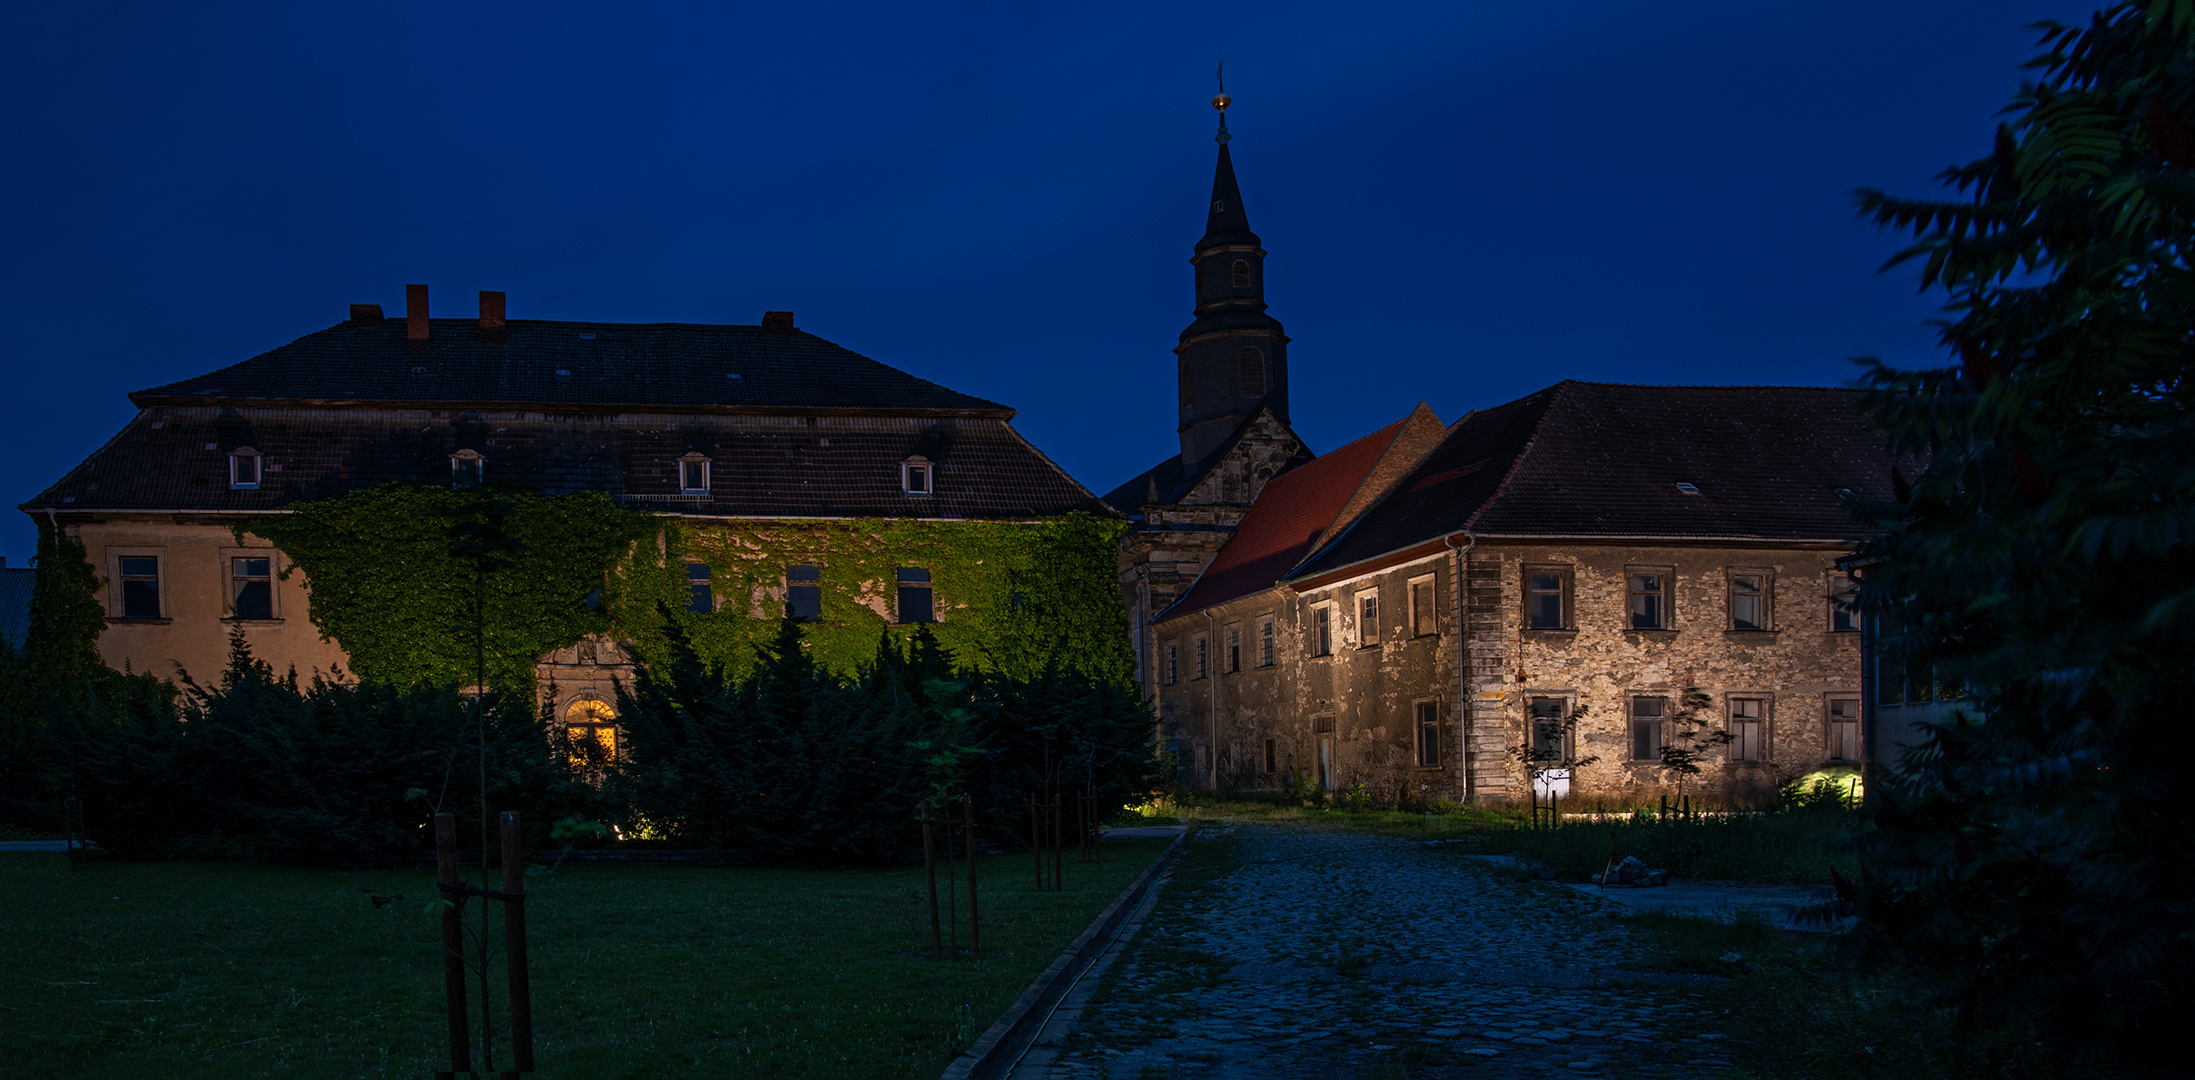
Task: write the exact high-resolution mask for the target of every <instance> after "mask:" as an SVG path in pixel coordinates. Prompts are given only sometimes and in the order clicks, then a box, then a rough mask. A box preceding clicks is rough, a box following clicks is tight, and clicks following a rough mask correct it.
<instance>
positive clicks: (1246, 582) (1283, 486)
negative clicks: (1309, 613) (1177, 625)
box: [1159, 417, 1409, 618]
mask: <svg viewBox="0 0 2195 1080" xmlns="http://www.w3.org/2000/svg"><path fill="white" fill-rule="evenodd" d="M1407 423H1409V419H1408V418H1407V417H1406V418H1404V419H1401V420H1397V421H1395V422H1394V423H1392V424H1389V425H1387V426H1386V427H1383V428H1381V429H1379V430H1378V431H1375V432H1373V433H1371V434H1370V435H1366V436H1365V437H1363V438H1361V439H1358V440H1357V441H1355V442H1353V443H1350V444H1349V445H1347V446H1344V447H1341V448H1340V449H1337V450H1335V451H1333V452H1332V453H1329V454H1326V455H1324V456H1322V457H1319V458H1318V459H1316V460H1314V461H1312V462H1310V463H1309V464H1306V465H1299V466H1297V467H1295V468H1293V469H1290V470H1289V471H1287V472H1284V473H1282V474H1280V475H1279V476H1276V477H1274V478H1273V479H1272V480H1270V481H1268V482H1267V483H1266V485H1265V488H1264V490H1262V491H1260V492H1258V497H1257V501H1256V502H1255V503H1253V504H1251V506H1250V511H1249V513H1246V514H1244V515H1243V516H1242V521H1241V523H1240V524H1238V525H1236V526H1235V535H1234V536H1233V537H1232V538H1230V539H1229V540H1228V541H1227V546H1226V547H1223V548H1221V549H1220V551H1219V554H1218V555H1217V556H1215V557H1214V558H1213V559H1212V562H1211V565H1209V566H1206V567H1205V568H1204V573H1203V574H1202V575H1200V576H1199V577H1198V578H1197V580H1196V583H1195V584H1193V585H1191V586H1190V587H1189V591H1188V592H1187V593H1185V594H1183V596H1182V598H1181V599H1179V600H1177V601H1175V602H1174V604H1173V606H1172V607H1169V608H1167V609H1166V611H1165V613H1164V614H1163V615H1161V616H1159V617H1160V618H1171V617H1173V616H1176V615H1184V614H1187V613H1189V612H1192V611H1201V610H1203V609H1205V608H1208V607H1211V606H1213V605H1215V604H1224V603H1226V602H1227V601H1229V600H1233V599H1236V598H1238V597H1243V596H1248V595H1250V594H1251V593H1254V592H1258V591H1260V590H1263V589H1269V588H1272V587H1273V585H1274V583H1276V582H1278V581H1279V580H1280V578H1281V575H1283V574H1286V573H1287V572H1288V571H1289V570H1290V569H1292V568H1294V567H1295V565H1296V564H1297V563H1299V562H1301V561H1303V557H1304V556H1306V555H1308V554H1310V553H1311V545H1312V544H1313V543H1314V542H1316V541H1317V540H1318V538H1319V536H1320V534H1322V533H1324V532H1325V531H1326V528H1327V526H1329V525H1332V524H1333V523H1334V516H1335V515H1336V514H1339V513H1341V511H1342V508H1343V507H1344V506H1346V505H1347V504H1348V502H1349V497H1350V496H1351V495H1354V494H1356V491H1357V488H1358V487H1360V486H1361V485H1362V484H1363V483H1364V478H1365V476H1366V475H1367V474H1369V473H1370V472H1371V471H1372V468H1373V467H1374V466H1376V465H1378V464H1379V462H1380V459H1381V458H1382V457H1383V456H1385V454H1386V453H1387V448H1388V446H1389V445H1391V444H1392V443H1393V442H1394V441H1395V436H1396V435H1398V434H1400V433H1401V431H1402V429H1403V425H1405V424H1407Z"/></svg>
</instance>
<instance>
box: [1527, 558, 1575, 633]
mask: <svg viewBox="0 0 2195 1080" xmlns="http://www.w3.org/2000/svg"><path fill="white" fill-rule="evenodd" d="M1524 628H1525V629H1527V630H1567V629H1569V628H1570V569H1569V568H1568V567H1554V566H1550V567H1526V568H1525V571H1524Z"/></svg>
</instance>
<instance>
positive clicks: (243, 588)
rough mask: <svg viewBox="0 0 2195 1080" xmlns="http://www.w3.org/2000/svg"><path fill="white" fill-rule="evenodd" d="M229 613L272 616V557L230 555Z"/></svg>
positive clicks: (261, 616)
mask: <svg viewBox="0 0 2195 1080" xmlns="http://www.w3.org/2000/svg"><path fill="white" fill-rule="evenodd" d="M229 617H230V618H233V619H272V618H274V559H273V558H272V557H271V556H267V555H238V556H232V557H230V559H229Z"/></svg>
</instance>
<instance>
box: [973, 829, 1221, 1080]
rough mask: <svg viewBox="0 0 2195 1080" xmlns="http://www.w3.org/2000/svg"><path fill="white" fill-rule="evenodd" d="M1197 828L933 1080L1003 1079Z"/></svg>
mask: <svg viewBox="0 0 2195 1080" xmlns="http://www.w3.org/2000/svg"><path fill="white" fill-rule="evenodd" d="M1198 824H1200V823H1199V822H1196V821H1191V822H1190V823H1189V827H1188V828H1186V829H1184V830H1183V831H1182V834H1181V835H1180V836H1178V837H1175V838H1174V842H1173V843H1171V844H1168V845H1166V850H1165V851H1162V852H1159V856H1158V858H1156V859H1153V860H1151V865H1149V866H1146V867H1144V868H1143V873H1141V874H1138V875H1136V879H1135V880H1134V881H1131V882H1129V883H1128V887H1127V888H1126V889H1123V890H1121V893H1120V895H1119V896H1117V897H1115V898H1113V902H1112V904H1111V905H1109V906H1107V907H1106V909H1105V910H1104V911H1102V912H1099V913H1098V917H1097V918H1096V919H1095V920H1093V921H1092V922H1091V923H1090V925H1089V927H1088V928H1087V929H1085V930H1083V932H1082V936H1081V937H1078V938H1076V939H1075V941H1074V944H1072V945H1069V946H1067V948H1066V950H1065V951H1064V952H1061V953H1060V954H1059V958H1058V959H1056V960H1054V961H1052V966H1051V967H1048V968H1045V969H1044V973H1043V974H1042V975H1039V976H1037V977H1036V979H1035V980H1033V981H1031V982H1030V983H1029V987H1028V989H1026V990H1023V991H1022V992H1021V996H1020V997H1018V998H1015V999H1014V1003H1013V1005H1011V1006H1009V1007H1008V1008H1007V1010H1006V1013H1005V1015H1003V1016H1000V1017H999V1018H998V1022H997V1023H995V1024H992V1025H991V1027H990V1029H989V1030H987V1031H985V1032H984V1033H983V1035H982V1037H981V1038H978V1039H977V1040H976V1041H975V1044H974V1045H973V1046H970V1047H969V1048H968V1049H967V1050H966V1051H964V1052H963V1053H962V1054H961V1055H960V1056H959V1057H957V1058H954V1059H953V1063H952V1064H951V1065H948V1066H946V1068H945V1073H944V1075H943V1076H941V1077H939V1078H938V1080H997V1078H998V1077H1002V1076H1004V1075H1005V1074H1006V1070H1007V1069H1008V1068H1010V1067H1011V1066H1012V1064H1013V1061H1014V1056H1015V1055H1016V1054H1018V1053H1020V1051H1021V1050H1022V1049H1023V1048H1024V1047H1026V1046H1027V1045H1028V1044H1029V1043H1030V1042H1031V1041H1032V1040H1034V1039H1035V1038H1036V1037H1037V1034H1038V1033H1039V1032H1040V1031H1042V1030H1043V1028H1044V1021H1045V1018H1046V1017H1047V1016H1048V1015H1049V1014H1050V1010H1051V1008H1052V1006H1053V1005H1055V1004H1057V1003H1058V1001H1059V999H1060V998H1061V997H1062V996H1064V995H1065V994H1066V993H1067V988H1068V987H1070V986H1072V985H1074V983H1075V980H1076V979H1078V978H1080V977H1081V975H1082V970H1083V968H1085V967H1087V966H1088V965H1089V963H1090V961H1091V959H1092V958H1094V957H1096V956H1097V955H1098V954H1099V953H1101V952H1103V951H1105V947H1106V946H1107V945H1109V944H1111V943H1112V940H1113V935H1114V933H1116V932H1117V931H1119V929H1120V924H1121V922H1122V921H1123V920H1125V919H1126V918H1127V917H1128V913H1129V912H1130V911H1133V910H1135V907H1136V905H1137V904H1138V903H1139V902H1141V901H1142V899H1143V894H1144V893H1146V892H1148V891H1150V888H1151V883H1152V882H1154V881H1157V880H1158V876H1159V872H1160V871H1162V870H1164V869H1165V868H1166V865H1167V864H1168V863H1171V862H1173V861H1174V859H1175V858H1177V857H1178V856H1180V854H1181V849H1182V846H1183V845H1185V844H1187V843H1188V842H1189V839H1190V838H1191V837H1193V836H1195V835H1196V834H1197V826H1198Z"/></svg>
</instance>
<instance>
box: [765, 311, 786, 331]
mask: <svg viewBox="0 0 2195 1080" xmlns="http://www.w3.org/2000/svg"><path fill="white" fill-rule="evenodd" d="M762 329H763V331H764V332H766V333H771V334H790V333H792V332H793V313H792V312H790V311H765V312H763V313H762Z"/></svg>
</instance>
